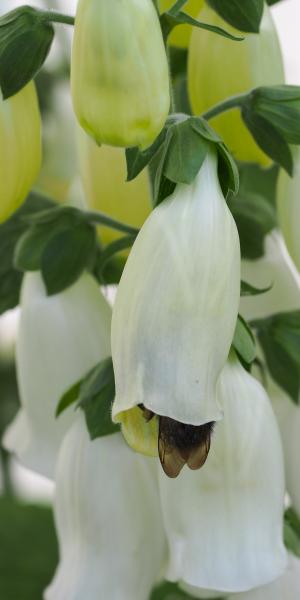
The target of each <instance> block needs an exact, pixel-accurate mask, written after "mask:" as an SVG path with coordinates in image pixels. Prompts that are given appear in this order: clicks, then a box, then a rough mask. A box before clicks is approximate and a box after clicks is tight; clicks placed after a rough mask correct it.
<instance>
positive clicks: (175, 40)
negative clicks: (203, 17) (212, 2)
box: [159, 0, 204, 48]
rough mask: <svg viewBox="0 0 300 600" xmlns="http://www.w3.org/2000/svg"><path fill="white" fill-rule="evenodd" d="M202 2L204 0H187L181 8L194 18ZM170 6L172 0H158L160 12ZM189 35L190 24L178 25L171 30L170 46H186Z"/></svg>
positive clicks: (190, 31) (190, 32) (172, 3)
mask: <svg viewBox="0 0 300 600" xmlns="http://www.w3.org/2000/svg"><path fill="white" fill-rule="evenodd" d="M203 3H204V0H188V1H187V3H186V4H185V5H184V6H183V9H182V10H183V11H184V12H185V13H187V14H188V15H190V16H191V17H194V19H195V18H196V17H197V15H198V13H199V10H200V9H201V8H202V5H203ZM172 6H174V0H159V8H160V12H165V11H167V10H170V8H171V7H172ZM191 35H192V27H191V26H190V25H179V26H177V27H176V28H175V29H174V30H173V31H172V33H171V35H170V36H169V38H168V41H169V43H170V44H171V45H172V46H178V47H179V48H187V47H188V45H189V41H190V37H191Z"/></svg>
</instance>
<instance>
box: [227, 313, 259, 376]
mask: <svg viewBox="0 0 300 600" xmlns="http://www.w3.org/2000/svg"><path fill="white" fill-rule="evenodd" d="M232 345H233V347H234V349H235V351H236V352H237V354H238V356H239V357H240V358H241V359H242V360H243V361H244V362H245V363H246V364H247V365H250V364H251V363H252V362H253V361H254V360H255V357H256V347H255V339H254V335H253V333H252V331H251V329H250V327H249V326H248V324H247V323H246V321H245V320H244V319H243V317H242V316H241V315H239V316H238V320H237V323H236V328H235V332H234V337H233V342H232Z"/></svg>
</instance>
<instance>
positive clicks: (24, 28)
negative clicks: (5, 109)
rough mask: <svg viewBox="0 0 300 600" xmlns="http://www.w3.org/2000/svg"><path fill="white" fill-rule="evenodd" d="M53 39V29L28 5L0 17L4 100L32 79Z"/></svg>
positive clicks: (38, 12) (0, 80) (1, 76)
mask: <svg viewBox="0 0 300 600" xmlns="http://www.w3.org/2000/svg"><path fill="white" fill-rule="evenodd" d="M53 36H54V29H53V26H52V25H51V24H50V23H48V22H47V21H46V20H45V19H44V18H43V13H42V12H41V11H39V10H36V9H35V8H32V7H31V6H21V7H20V8H17V9H16V10H13V11H11V12H9V13H7V14H6V15H4V16H3V17H1V18H0V87H1V90H2V94H3V98H4V99H5V98H9V96H12V95H14V94H16V93H17V92H18V91H19V90H21V89H22V87H24V86H25V85H26V84H27V83H28V82H29V81H30V80H31V79H33V77H35V75H36V74H37V72H38V71H39V69H40V68H41V66H42V64H43V63H44V61H45V59H46V57H47V55H48V52H49V50H50V47H51V44H52V41H53Z"/></svg>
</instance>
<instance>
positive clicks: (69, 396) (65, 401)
mask: <svg viewBox="0 0 300 600" xmlns="http://www.w3.org/2000/svg"><path fill="white" fill-rule="evenodd" d="M81 384H82V379H79V381H76V383H74V385H72V387H70V388H69V389H68V390H67V391H66V392H65V394H64V395H63V396H62V397H61V399H60V401H59V403H58V405H57V408H56V411H55V416H56V417H59V416H60V415H61V414H62V413H63V412H64V411H65V410H66V409H67V408H69V406H71V405H72V404H74V402H76V400H77V398H78V396H79V393H80V387H81Z"/></svg>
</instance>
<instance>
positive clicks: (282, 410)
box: [268, 377, 300, 516]
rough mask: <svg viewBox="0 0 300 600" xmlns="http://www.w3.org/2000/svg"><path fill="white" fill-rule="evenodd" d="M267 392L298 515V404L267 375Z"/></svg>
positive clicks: (299, 434)
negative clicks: (276, 423) (277, 426)
mask: <svg viewBox="0 0 300 600" xmlns="http://www.w3.org/2000/svg"><path fill="white" fill-rule="evenodd" d="M268 392H269V394H270V398H271V400H272V404H273V407H274V411H275V414H276V417H277V421H278V425H279V429H280V433H281V439H282V445H283V454H284V463H285V477H286V487H287V491H288V494H289V496H290V499H291V502H292V506H293V508H294V509H295V510H296V512H297V514H298V515H299V516H300V477H299V452H300V404H298V405H297V404H294V403H293V402H292V400H291V399H290V398H289V397H288V395H287V394H286V393H285V392H284V390H283V389H282V388H280V387H279V386H278V385H277V384H276V383H275V382H274V381H273V379H271V377H268ZM299 400H300V397H299Z"/></svg>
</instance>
